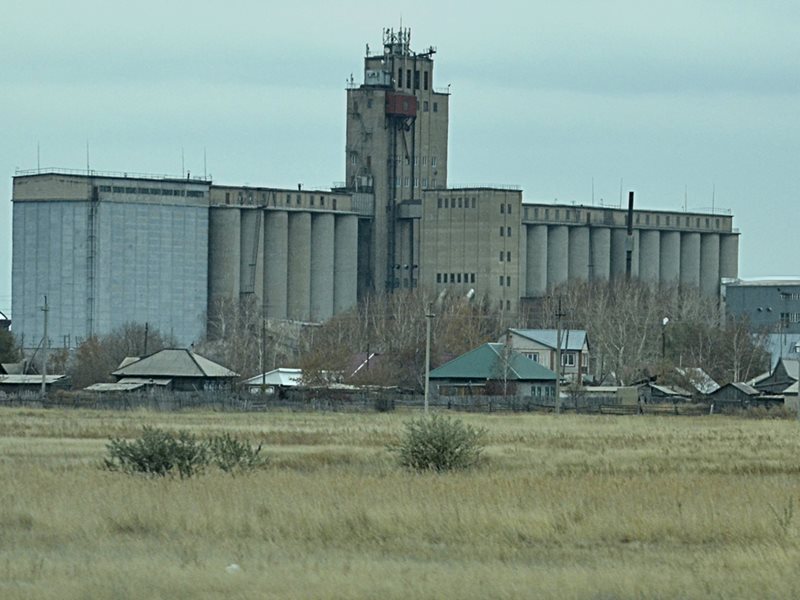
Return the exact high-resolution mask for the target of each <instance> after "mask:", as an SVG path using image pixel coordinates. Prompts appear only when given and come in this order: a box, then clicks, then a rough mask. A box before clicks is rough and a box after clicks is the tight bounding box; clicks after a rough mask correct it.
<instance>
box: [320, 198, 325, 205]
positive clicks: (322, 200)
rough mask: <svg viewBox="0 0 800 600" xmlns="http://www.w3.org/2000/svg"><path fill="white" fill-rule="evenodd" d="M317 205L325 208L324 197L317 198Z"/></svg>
mask: <svg viewBox="0 0 800 600" xmlns="http://www.w3.org/2000/svg"><path fill="white" fill-rule="evenodd" d="M319 205H320V206H325V196H320V197H319Z"/></svg>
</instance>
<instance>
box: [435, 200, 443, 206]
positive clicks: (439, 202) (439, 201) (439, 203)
mask: <svg viewBox="0 0 800 600" xmlns="http://www.w3.org/2000/svg"><path fill="white" fill-rule="evenodd" d="M437 200H438V202H437V204H438V206H437V207H436V208H442V199H441V198H437Z"/></svg>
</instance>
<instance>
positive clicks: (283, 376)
mask: <svg viewBox="0 0 800 600" xmlns="http://www.w3.org/2000/svg"><path fill="white" fill-rule="evenodd" d="M302 381H303V371H302V369H288V368H284V367H280V368H277V369H273V370H272V371H269V372H267V373H262V374H261V375H256V376H255V377H251V378H250V379H245V380H244V381H243V382H242V385H243V386H245V387H246V388H247V389H248V390H249V391H250V393H252V394H257V393H258V392H260V391H263V392H264V393H265V394H274V393H275V392H276V391H278V390H280V389H285V388H290V387H297V386H299V385H301V384H302Z"/></svg>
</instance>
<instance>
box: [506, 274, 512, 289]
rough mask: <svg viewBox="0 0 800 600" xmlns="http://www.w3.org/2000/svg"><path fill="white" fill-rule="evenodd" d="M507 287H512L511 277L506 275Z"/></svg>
mask: <svg viewBox="0 0 800 600" xmlns="http://www.w3.org/2000/svg"><path fill="white" fill-rule="evenodd" d="M506 287H511V275H506Z"/></svg>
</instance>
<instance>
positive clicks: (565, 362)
mask: <svg viewBox="0 0 800 600" xmlns="http://www.w3.org/2000/svg"><path fill="white" fill-rule="evenodd" d="M523 354H524V355H525V356H526V357H527V358H530V359H531V360H532V361H533V362H535V363H538V362H540V355H539V353H538V352H524V353H523ZM575 354H576V353H575V352H562V353H561V366H563V367H574V366H575Z"/></svg>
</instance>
